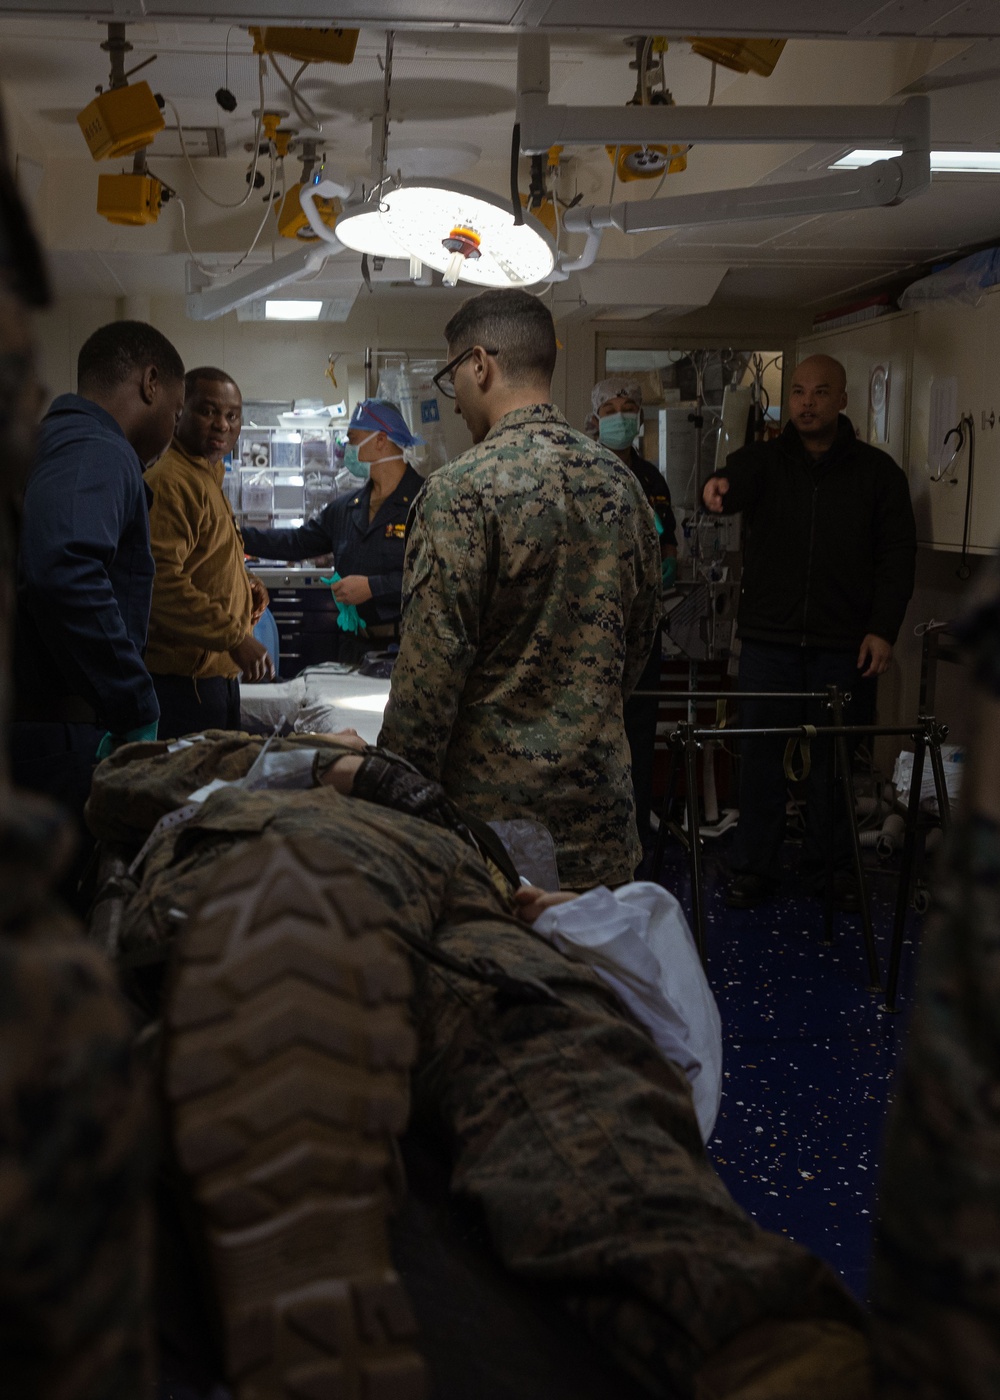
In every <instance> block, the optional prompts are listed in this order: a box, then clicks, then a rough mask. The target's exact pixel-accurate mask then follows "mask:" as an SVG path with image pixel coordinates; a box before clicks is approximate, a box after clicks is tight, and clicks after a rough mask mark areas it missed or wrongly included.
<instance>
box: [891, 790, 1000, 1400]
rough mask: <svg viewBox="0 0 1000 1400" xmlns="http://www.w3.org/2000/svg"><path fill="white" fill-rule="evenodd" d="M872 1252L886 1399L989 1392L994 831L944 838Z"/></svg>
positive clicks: (994, 1176) (994, 1177)
mask: <svg viewBox="0 0 1000 1400" xmlns="http://www.w3.org/2000/svg"><path fill="white" fill-rule="evenodd" d="M946 859H947V868H948V873H947V876H946V878H945V879H944V880H943V882H942V884H941V887H940V888H939V890H938V893H937V907H936V908H935V910H934V911H933V913H932V914H931V916H930V918H929V919H928V921H927V925H926V927H925V929H924V934H923V946H922V949H921V968H920V983H919V987H918V1003H917V1008H916V1011H915V1013H914V1019H913V1026H912V1029H911V1032H910V1038H909V1043H908V1047H907V1061H906V1065H905V1067H904V1070H903V1073H902V1076H901V1083H900V1088H899V1092H898V1095H897V1099H896V1103H895V1106H894V1111H893V1117H892V1120H891V1122H890V1128H889V1135H888V1143H887V1150H886V1159H885V1165H884V1171H883V1181H882V1192H881V1207H880V1216H881V1218H880V1222H879V1233H878V1239H877V1246H876V1254H875V1304H876V1320H877V1327H876V1331H875V1340H876V1356H877V1357H878V1359H879V1361H880V1364H881V1368H882V1372H883V1381H884V1389H883V1391H882V1394H883V1395H885V1396H886V1400H889V1398H890V1397H891V1398H892V1400H896V1397H900V1400H901V1397H903V1396H906V1397H908V1400H945V1397H948V1400H987V1397H994V1396H997V1395H1000V826H998V825H997V823H996V822H993V821H990V820H987V819H986V818H984V817H970V818H967V819H966V820H965V821H963V822H962V823H960V824H958V825H956V827H955V828H953V830H952V832H951V833H950V838H949V849H948V852H947V853H946Z"/></svg>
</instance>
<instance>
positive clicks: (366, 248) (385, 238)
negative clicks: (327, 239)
mask: <svg viewBox="0 0 1000 1400" xmlns="http://www.w3.org/2000/svg"><path fill="white" fill-rule="evenodd" d="M303 208H305V203H304V202H303ZM307 217H308V214H307ZM336 231H337V232H336V237H337V239H338V241H339V242H340V243H342V244H343V245H344V247H345V248H352V249H353V250H354V252H355V253H367V254H368V256H369V257H370V258H404V259H405V258H408V257H409V256H410V255H409V253H408V252H407V251H406V249H405V248H403V247H401V246H400V244H399V243H397V241H396V240H395V238H393V236H392V234H391V233H390V231H389V227H388V225H387V224H386V223H385V221H384V219H383V218H382V210H381V207H380V206H379V204H378V201H374V202H372V201H369V202H367V203H365V204H356V205H354V206H353V207H351V206H350V205H348V207H347V208H346V209H345V210H344V212H343V213H342V214H341V215H340V217H339V219H338V220H337V223H336Z"/></svg>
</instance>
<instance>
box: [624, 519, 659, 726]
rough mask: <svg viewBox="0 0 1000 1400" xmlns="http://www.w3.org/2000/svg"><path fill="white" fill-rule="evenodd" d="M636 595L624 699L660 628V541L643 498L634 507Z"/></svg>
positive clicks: (629, 624)
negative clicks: (635, 515)
mask: <svg viewBox="0 0 1000 1400" xmlns="http://www.w3.org/2000/svg"><path fill="white" fill-rule="evenodd" d="M633 557H634V563H633V568H634V570H635V582H636V593H635V597H634V598H633V600H632V606H631V608H630V609H629V612H628V616H627V617H626V619H625V667H624V670H623V672H622V693H623V695H624V697H625V699H626V700H627V699H628V697H629V696H630V695H631V694H632V691H633V690H634V689H635V688H636V686H637V685H638V683H639V677H640V676H641V675H642V673H643V670H644V669H645V665H646V662H647V661H648V660H649V653H650V651H651V650H652V647H653V642H654V640H655V638H656V629H657V627H658V626H659V625H660V617H661V613H662V603H661V599H660V542H659V539H658V537H657V534H656V524H655V521H654V519H653V511H652V507H651V506H650V505H649V503H648V502H647V501H646V500H645V498H642V499H640V500H639V502H638V504H637V519H636V541H635V549H634V556H633Z"/></svg>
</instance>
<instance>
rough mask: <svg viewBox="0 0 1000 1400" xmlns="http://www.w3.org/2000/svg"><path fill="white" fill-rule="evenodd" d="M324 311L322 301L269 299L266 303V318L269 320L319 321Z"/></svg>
mask: <svg viewBox="0 0 1000 1400" xmlns="http://www.w3.org/2000/svg"><path fill="white" fill-rule="evenodd" d="M322 311H323V303H322V302H321V301H268V302H265V303H264V318H265V320H268V321H318V320H319V318H320V315H321V313H322Z"/></svg>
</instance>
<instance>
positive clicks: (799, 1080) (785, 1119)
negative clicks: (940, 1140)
mask: <svg viewBox="0 0 1000 1400" xmlns="http://www.w3.org/2000/svg"><path fill="white" fill-rule="evenodd" d="M730 840H731V837H730V836H725V837H722V838H720V840H719V841H718V842H716V841H707V842H706V843H705V845H706V848H707V849H706V867H707V868H706V880H705V888H706V911H707V919H706V928H707V942H708V967H709V978H710V981H711V983H712V987H713V990H714V991H715V995H716V998H717V999H718V1003H719V1010H720V1012H721V1015H722V1023H723V1037H724V1044H725V1058H724V1074H725V1078H724V1089H723V1099H722V1110H721V1113H720V1115H719V1120H718V1123H717V1125H716V1129H715V1133H714V1134H713V1137H712V1140H711V1142H710V1144H709V1151H710V1153H711V1155H712V1157H713V1159H714V1161H715V1163H716V1165H717V1167H718V1170H719V1173H720V1175H721V1176H722V1177H723V1179H724V1180H725V1182H726V1184H727V1186H728V1187H729V1189H730V1191H731V1192H732V1193H733V1196H734V1197H735V1198H736V1200H737V1201H738V1202H739V1203H740V1205H742V1206H743V1207H744V1209H745V1210H747V1211H749V1213H750V1214H751V1215H753V1216H754V1217H755V1219H757V1220H758V1221H759V1222H760V1223H761V1224H762V1225H764V1226H766V1227H767V1228H768V1229H770V1230H775V1231H780V1232H783V1233H786V1234H788V1235H791V1236H792V1237H793V1238H794V1239H797V1240H799V1241H801V1242H802V1243H803V1244H805V1245H807V1246H808V1247H809V1248H810V1249H812V1250H813V1251H814V1252H815V1253H816V1254H819V1255H820V1256H821V1257H822V1258H824V1259H826V1260H827V1261H828V1262H829V1263H830V1264H832V1265H833V1266H834V1267H835V1268H836V1269H837V1270H838V1272H839V1273H840V1274H841V1276H842V1277H843V1279H844V1281H845V1282H846V1283H847V1285H848V1286H849V1287H850V1288H851V1289H852V1290H853V1291H854V1292H855V1293H856V1294H857V1295H858V1296H859V1297H860V1298H865V1296H866V1293H867V1286H868V1266H869V1260H870V1254H871V1233H872V1220H873V1215H874V1209H875V1204H874V1203H875V1191H876V1187H877V1180H878V1167H879V1160H880V1144H881V1138H882V1132H883V1125H884V1121H885V1112H886V1105H887V1101H888V1097H889V1094H890V1093H891V1086H892V1077H893V1071H894V1068H895V1065H896V1062H897V1058H898V1055H899V1051H900V1046H901V1043H902V1040H903V1036H904V1033H905V1022H906V1012H907V1009H908V1007H909V1003H910V993H911V987H912V973H913V953H914V949H913V945H912V942H909V943H908V944H907V946H906V948H905V949H904V958H903V970H902V979H901V983H900V995H899V998H898V1005H899V1007H900V1014H898V1015H895V1016H890V1015H887V1014H886V1013H884V1012H882V1011H881V1010H880V1006H881V1003H882V998H881V997H876V996H875V995H874V994H872V993H871V992H869V990H868V978H867V974H866V969H865V961H864V952H863V946H862V942H861V920H860V916H859V915H848V914H836V915H835V916H834V940H835V941H834V944H833V946H832V947H831V946H826V945H825V944H824V942H823V908H822V905H821V903H820V901H819V900H818V899H815V898H813V897H812V896H810V895H807V894H805V893H803V892H801V891H800V890H798V889H797V888H796V883H797V882H796V880H795V877H794V874H792V873H791V870H792V866H793V865H794V859H795V847H794V845H793V844H792V843H788V844H787V845H786V847H785V850H786V853H787V859H788V865H789V874H788V878H787V879H786V882H785V884H784V886H783V888H782V892H781V894H780V895H779V896H778V897H777V898H776V899H774V900H773V901H771V902H769V903H768V904H766V905H761V906H759V907H758V908H757V909H752V910H745V911H744V910H733V909H727V908H726V906H725V904H724V902H723V893H724V888H725V870H724V862H725V859H726V857H727V855H728V850H729V842H730ZM660 878H661V883H662V884H664V885H666V886H667V887H668V888H669V889H671V890H673V892H674V893H675V894H676V895H677V896H678V898H679V899H680V900H681V902H682V903H683V904H684V906H685V909H687V910H688V911H690V899H689V881H688V872H687V857H686V855H685V853H684V852H683V851H682V850H681V848H680V846H679V845H677V844H676V843H674V842H668V844H667V850H666V854H665V857H664V865H663V868H662V870H661V876H660ZM870 888H871V889H872V904H873V908H872V914H873V922H874V924H875V932H876V938H877V940H878V947H879V957H880V960H881V964H882V968H883V979H884V975H885V965H886V962H887V960H888V939H889V933H890V928H891V921H892V912H893V902H894V900H895V893H896V881H895V879H894V878H888V877H886V876H884V875H876V876H874V877H873V878H872V879H871V881H870ZM910 921H911V923H910V927H909V929H908V933H909V935H910V937H911V938H912V936H913V935H914V933H915V932H916V919H915V916H914V915H913V914H911V915H910Z"/></svg>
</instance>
